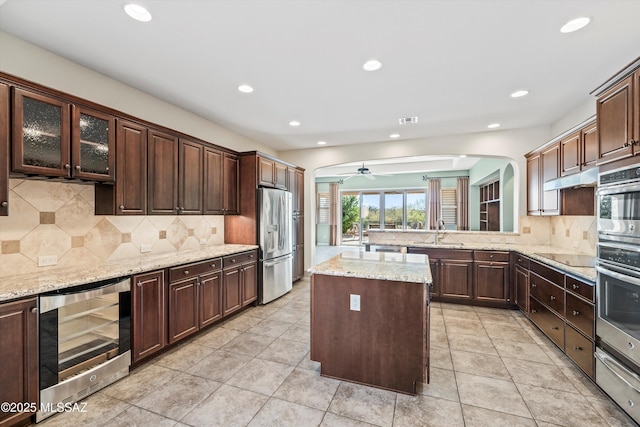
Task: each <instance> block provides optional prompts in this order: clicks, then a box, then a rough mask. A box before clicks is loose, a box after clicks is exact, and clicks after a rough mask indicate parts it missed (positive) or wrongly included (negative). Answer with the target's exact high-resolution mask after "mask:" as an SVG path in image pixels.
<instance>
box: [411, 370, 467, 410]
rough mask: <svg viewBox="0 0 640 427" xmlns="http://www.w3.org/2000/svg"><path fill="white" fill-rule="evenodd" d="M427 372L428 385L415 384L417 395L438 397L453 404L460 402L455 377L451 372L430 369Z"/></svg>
mask: <svg viewBox="0 0 640 427" xmlns="http://www.w3.org/2000/svg"><path fill="white" fill-rule="evenodd" d="M429 372H430V378H429V384H422V383H418V384H416V391H417V392H418V394H422V395H425V396H431V397H439V398H442V399H446V400H452V401H454V402H458V401H460V398H459V397H458V386H457V384H456V377H455V374H454V372H453V371H450V370H448V369H440V368H433V367H432V368H430V369H429Z"/></svg>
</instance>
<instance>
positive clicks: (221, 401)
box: [180, 385, 269, 427]
mask: <svg viewBox="0 0 640 427" xmlns="http://www.w3.org/2000/svg"><path fill="white" fill-rule="evenodd" d="M267 400H269V398H268V397H267V396H264V395H262V394H259V393H254V392H251V391H248V390H241V389H239V388H236V387H231V386H228V385H223V386H222V387H220V388H219V389H218V390H216V391H215V392H214V393H213V394H212V395H211V396H209V397H208V398H206V399H205V400H204V401H203V402H202V403H201V404H200V405H198V406H197V407H196V408H195V409H193V410H192V411H191V412H189V413H188V414H187V415H186V416H185V417H184V418H183V419H182V420H180V421H181V422H183V423H185V424H188V425H191V426H195V427H214V426H219V427H228V426H242V425H247V424H249V422H250V421H251V420H252V419H253V417H254V416H255V415H256V414H257V413H258V411H259V410H260V409H261V408H262V407H263V406H264V404H265V403H267Z"/></svg>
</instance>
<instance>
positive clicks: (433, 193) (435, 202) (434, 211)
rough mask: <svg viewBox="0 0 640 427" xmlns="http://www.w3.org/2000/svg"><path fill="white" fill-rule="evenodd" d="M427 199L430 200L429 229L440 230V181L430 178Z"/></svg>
mask: <svg viewBox="0 0 640 427" xmlns="http://www.w3.org/2000/svg"><path fill="white" fill-rule="evenodd" d="M427 186H428V187H427V188H428V190H427V192H428V194H427V198H428V200H429V229H430V230H437V229H438V219H440V179H439V178H429V181H428V183H427Z"/></svg>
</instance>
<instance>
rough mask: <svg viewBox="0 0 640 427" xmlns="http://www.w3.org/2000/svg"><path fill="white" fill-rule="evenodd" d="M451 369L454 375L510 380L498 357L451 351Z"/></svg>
mask: <svg viewBox="0 0 640 427" xmlns="http://www.w3.org/2000/svg"><path fill="white" fill-rule="evenodd" d="M451 358H452V360H453V369H454V371H455V372H456V373H458V372H465V373H467V374H474V375H482V376H484V377H490V378H499V379H503V380H509V381H510V380H511V376H510V375H509V371H507V368H506V367H505V366H504V364H503V363H502V359H501V358H500V357H498V356H493V355H491V354H484V353H471V352H468V351H460V350H451Z"/></svg>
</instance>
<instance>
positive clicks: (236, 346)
mask: <svg viewBox="0 0 640 427" xmlns="http://www.w3.org/2000/svg"><path fill="white" fill-rule="evenodd" d="M274 341H275V338H273V337H268V336H265V335H256V334H251V333H249V332H245V333H244V334H240V335H238V336H237V337H235V338H234V339H232V340H231V341H229V342H228V343H226V344H225V345H223V346H222V350H224V351H229V352H232V353H239V354H244V355H246V356H255V355H257V354H258V353H260V352H261V351H263V350H264V349H265V348H267V347H269V344H271V343H272V342H274Z"/></svg>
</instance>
